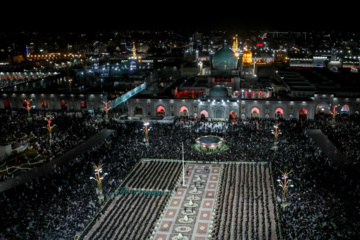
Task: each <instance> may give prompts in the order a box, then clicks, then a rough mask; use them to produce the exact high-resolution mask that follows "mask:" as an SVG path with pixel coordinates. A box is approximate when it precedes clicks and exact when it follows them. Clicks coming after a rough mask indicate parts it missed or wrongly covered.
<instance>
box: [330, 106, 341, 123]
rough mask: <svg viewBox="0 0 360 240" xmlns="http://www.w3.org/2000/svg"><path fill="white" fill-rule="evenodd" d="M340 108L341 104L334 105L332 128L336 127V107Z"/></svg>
mask: <svg viewBox="0 0 360 240" xmlns="http://www.w3.org/2000/svg"><path fill="white" fill-rule="evenodd" d="M338 106H340V104H337V105H334V106H333V113H332V125H331V126H332V127H335V116H336V114H337V113H336V107H338Z"/></svg>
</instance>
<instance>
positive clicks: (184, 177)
mask: <svg viewBox="0 0 360 240" xmlns="http://www.w3.org/2000/svg"><path fill="white" fill-rule="evenodd" d="M182 167H183V181H182V182H183V186H184V187H185V168H184V142H182Z"/></svg>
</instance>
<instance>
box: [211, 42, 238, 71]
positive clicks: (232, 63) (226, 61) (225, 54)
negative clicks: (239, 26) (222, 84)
mask: <svg viewBox="0 0 360 240" xmlns="http://www.w3.org/2000/svg"><path fill="white" fill-rule="evenodd" d="M237 64H238V58H237V57H236V56H235V53H234V52H233V50H232V49H231V48H229V47H227V46H224V47H222V48H221V49H219V51H217V52H216V53H215V55H214V57H213V59H212V65H213V68H214V69H219V70H230V69H236V68H237Z"/></svg>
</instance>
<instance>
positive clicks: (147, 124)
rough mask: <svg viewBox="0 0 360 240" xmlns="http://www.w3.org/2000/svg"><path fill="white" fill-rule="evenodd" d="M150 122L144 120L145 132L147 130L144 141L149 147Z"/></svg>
mask: <svg viewBox="0 0 360 240" xmlns="http://www.w3.org/2000/svg"><path fill="white" fill-rule="evenodd" d="M149 124H150V123H149V122H146V121H144V128H143V130H144V132H145V138H144V142H145V146H146V147H149V131H150V130H151V127H149V128H148V126H149Z"/></svg>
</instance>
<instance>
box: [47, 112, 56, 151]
mask: <svg viewBox="0 0 360 240" xmlns="http://www.w3.org/2000/svg"><path fill="white" fill-rule="evenodd" d="M45 120H46V121H47V122H48V124H47V126H46V127H44V128H46V129H47V130H48V131H49V143H50V146H51V144H53V143H54V140H53V139H52V129H53V128H54V127H55V126H56V124H54V125H52V126H51V120H53V118H52V117H50V118H45Z"/></svg>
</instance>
